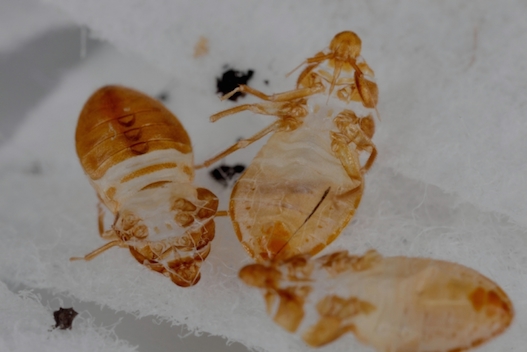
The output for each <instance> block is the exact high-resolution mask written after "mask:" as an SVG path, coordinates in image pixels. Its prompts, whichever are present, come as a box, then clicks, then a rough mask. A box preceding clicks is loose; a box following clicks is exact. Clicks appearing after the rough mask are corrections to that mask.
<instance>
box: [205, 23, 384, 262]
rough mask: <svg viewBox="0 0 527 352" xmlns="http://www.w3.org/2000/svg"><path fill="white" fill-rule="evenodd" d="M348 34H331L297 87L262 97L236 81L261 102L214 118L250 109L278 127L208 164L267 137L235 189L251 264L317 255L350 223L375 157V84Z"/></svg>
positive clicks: (239, 230) (235, 208) (237, 224)
mask: <svg viewBox="0 0 527 352" xmlns="http://www.w3.org/2000/svg"><path fill="white" fill-rule="evenodd" d="M360 49H361V42H360V39H359V37H358V36H357V35H356V34H355V33H353V32H349V31H346V32H342V33H339V34H337V35H336V36H335V37H334V38H333V40H332V41H331V44H330V46H329V48H328V49H327V50H325V51H322V52H320V53H318V54H316V55H315V56H313V57H312V58H308V59H307V60H306V61H305V65H306V66H305V68H304V69H303V71H302V72H301V73H300V76H299V78H298V80H297V86H296V87H295V89H293V90H291V91H287V92H282V93H277V94H273V95H266V94H264V93H262V92H260V91H257V90H255V89H253V88H251V87H248V86H245V85H240V86H239V87H238V88H237V89H235V90H234V91H233V92H231V93H230V94H228V95H227V96H230V95H231V94H233V93H235V92H243V93H247V94H252V95H254V96H256V97H258V98H260V99H261V100H263V102H258V103H254V104H243V105H239V106H237V107H234V108H231V109H228V110H225V111H222V112H219V113H217V114H215V115H213V116H212V117H211V120H212V121H216V120H218V119H220V118H223V117H225V116H228V115H232V114H235V113H238V112H241V111H245V110H249V111H252V112H254V113H258V114H263V115H270V116H274V117H275V118H276V120H275V122H273V123H272V124H271V125H269V126H268V127H266V128H265V129H263V130H262V131H260V132H258V133H256V134H255V135H254V136H253V137H251V138H248V139H245V140H242V141H239V142H238V143H237V144H235V145H233V146H231V147H230V148H228V149H226V150H225V151H224V152H222V153H220V154H218V155H217V156H215V157H213V158H211V159H209V160H207V161H205V162H204V163H203V166H208V165H210V164H212V163H214V162H215V161H219V160H221V159H222V158H223V157H225V156H226V155H229V154H230V153H232V152H234V151H236V150H238V149H241V148H244V147H245V146H247V145H249V144H251V143H253V142H254V141H256V140H258V139H260V138H262V137H263V136H265V135H267V134H272V135H271V137H270V138H269V140H268V141H267V143H266V144H265V145H264V146H263V147H262V148H261V150H260V151H259V152H258V154H257V155H256V157H255V158H254V159H253V161H252V162H251V164H250V165H249V166H248V167H247V169H246V170H245V172H244V173H243V175H242V176H241V177H240V179H239V180H238V181H237V182H236V184H235V186H234V189H233V191H232V193H231V199H230V204H229V215H230V217H231V220H232V222H233V226H234V229H235V232H236V234H237V236H238V239H239V240H240V242H241V244H242V246H243V247H244V248H245V249H246V251H247V252H248V253H249V254H250V255H251V256H252V257H253V258H254V259H255V260H257V261H259V262H265V261H267V260H278V259H280V260H284V259H286V258H288V257H292V256H294V255H297V254H311V255H314V254H316V253H317V252H319V251H321V250H322V249H323V248H325V247H326V246H327V245H328V244H330V243H331V242H332V241H333V240H335V239H336V238H337V237H338V235H339V234H340V233H341V232H342V230H343V229H344V228H345V227H346V226H347V224H348V223H349V221H350V220H351V218H352V217H353V215H354V213H355V210H356V209H357V207H358V206H359V203H360V200H361V197H362V194H363V190H364V174H365V173H366V172H367V171H368V170H369V168H370V167H371V166H372V164H373V162H374V160H375V157H376V155H377V151H376V149H375V145H374V144H373V142H372V141H371V138H372V137H373V134H374V131H375V124H374V118H373V116H374V114H375V113H376V104H377V99H378V98H377V85H376V83H375V82H374V79H373V71H372V70H371V69H370V68H369V66H368V65H367V64H366V62H365V61H364V59H363V58H362V57H361V56H360Z"/></svg>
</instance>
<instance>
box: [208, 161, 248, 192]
mask: <svg viewBox="0 0 527 352" xmlns="http://www.w3.org/2000/svg"><path fill="white" fill-rule="evenodd" d="M244 170H245V166H244V165H241V164H238V165H234V166H228V165H220V166H218V167H217V168H215V169H214V170H212V171H210V173H209V174H210V176H211V177H212V178H213V179H215V180H216V181H217V182H218V183H220V184H222V185H223V186H224V187H227V186H228V185H229V181H230V180H232V179H233V178H235V177H236V175H238V174H241V173H242V172H243V171H244Z"/></svg>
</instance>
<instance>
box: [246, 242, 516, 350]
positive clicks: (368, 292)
mask: <svg viewBox="0 0 527 352" xmlns="http://www.w3.org/2000/svg"><path fill="white" fill-rule="evenodd" d="M240 278H241V279H242V280H243V281H244V282H245V283H246V284H248V285H250V286H253V287H257V288H260V289H261V290H262V293H263V295H264V298H265V303H266V305H267V312H268V313H269V314H271V315H272V316H273V320H274V321H275V323H277V324H279V325H280V326H282V327H283V328H284V329H286V330H287V331H289V332H292V333H297V334H299V335H300V336H301V337H302V339H304V341H305V342H306V343H307V344H309V345H311V346H313V347H319V346H322V345H325V344H327V343H330V342H332V341H334V340H336V339H338V338H340V337H341V336H342V335H344V334H346V333H352V334H354V335H355V336H356V337H357V339H358V340H359V341H361V342H362V343H365V344H368V345H371V346H373V347H375V350H376V351H378V352H454V351H466V350H468V349H470V348H472V347H475V346H479V345H480V344H482V343H484V342H486V341H488V340H490V339H491V338H493V337H495V336H497V335H499V334H501V333H502V332H503V331H505V329H506V328H507V327H508V326H509V325H510V324H511V322H512V319H513V316H514V310H513V306H512V303H511V301H510V299H509V297H508V296H507V294H506V293H505V292H504V291H503V290H502V289H501V288H500V287H499V286H498V285H497V284H496V283H494V282H493V281H491V280H490V279H488V278H486V277H485V276H483V275H482V274H480V273H478V272H477V271H475V270H472V269H470V268H467V267H466V266H463V265H460V264H456V263H451V262H446V261H442V260H434V259H428V258H410V257H383V256H381V255H380V254H379V253H377V252H376V251H374V250H370V251H368V252H366V253H365V254H364V255H362V256H356V255H350V254H349V253H348V252H346V251H339V252H335V253H332V254H328V255H325V256H322V257H320V258H316V259H312V258H310V257H309V256H307V255H299V256H295V257H292V258H289V259H288V260H286V261H283V262H279V261H273V262H269V263H265V264H251V265H248V266H246V267H244V268H243V269H242V270H241V271H240Z"/></svg>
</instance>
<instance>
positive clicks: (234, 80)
mask: <svg viewBox="0 0 527 352" xmlns="http://www.w3.org/2000/svg"><path fill="white" fill-rule="evenodd" d="M253 74H254V70H247V72H242V71H236V70H234V69H232V68H231V69H228V70H227V71H225V72H224V73H223V75H222V76H221V78H216V87H217V88H218V90H217V93H221V94H222V95H224V94H227V93H229V92H231V91H233V90H234V89H236V88H237V87H238V86H239V85H240V84H247V82H249V80H250V79H251V77H252V76H253ZM243 96H245V93H239V92H238V93H236V94H234V95H233V96H232V97H230V98H229V100H232V101H236V100H237V99H238V98H239V97H243Z"/></svg>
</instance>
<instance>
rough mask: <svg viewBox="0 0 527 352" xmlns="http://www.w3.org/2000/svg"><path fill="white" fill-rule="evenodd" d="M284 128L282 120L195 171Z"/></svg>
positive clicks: (211, 159) (243, 140)
mask: <svg viewBox="0 0 527 352" xmlns="http://www.w3.org/2000/svg"><path fill="white" fill-rule="evenodd" d="M282 127H283V121H282V120H278V121H275V122H273V123H272V124H271V125H269V126H267V127H266V128H264V129H263V130H261V131H260V132H258V133H256V134H255V135H254V136H252V137H251V138H247V139H242V140H240V141H238V142H236V143H235V144H234V145H232V146H231V147H229V148H227V149H226V150H224V151H223V152H221V153H220V154H218V155H216V156H215V157H212V158H210V159H208V160H206V161H205V162H204V163H203V164H201V165H195V166H194V168H195V169H201V168H203V167H208V166H209V165H212V164H214V163H215V162H217V161H218V160H221V159H223V158H224V157H226V156H227V155H229V154H231V153H234V152H235V151H237V150H238V149H242V148H245V147H247V146H248V145H250V144H252V143H254V142H256V141H257V140H259V139H260V138H262V137H264V136H265V135H267V134H269V133H271V132H276V131H277V130H279V129H281V128H282Z"/></svg>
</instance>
